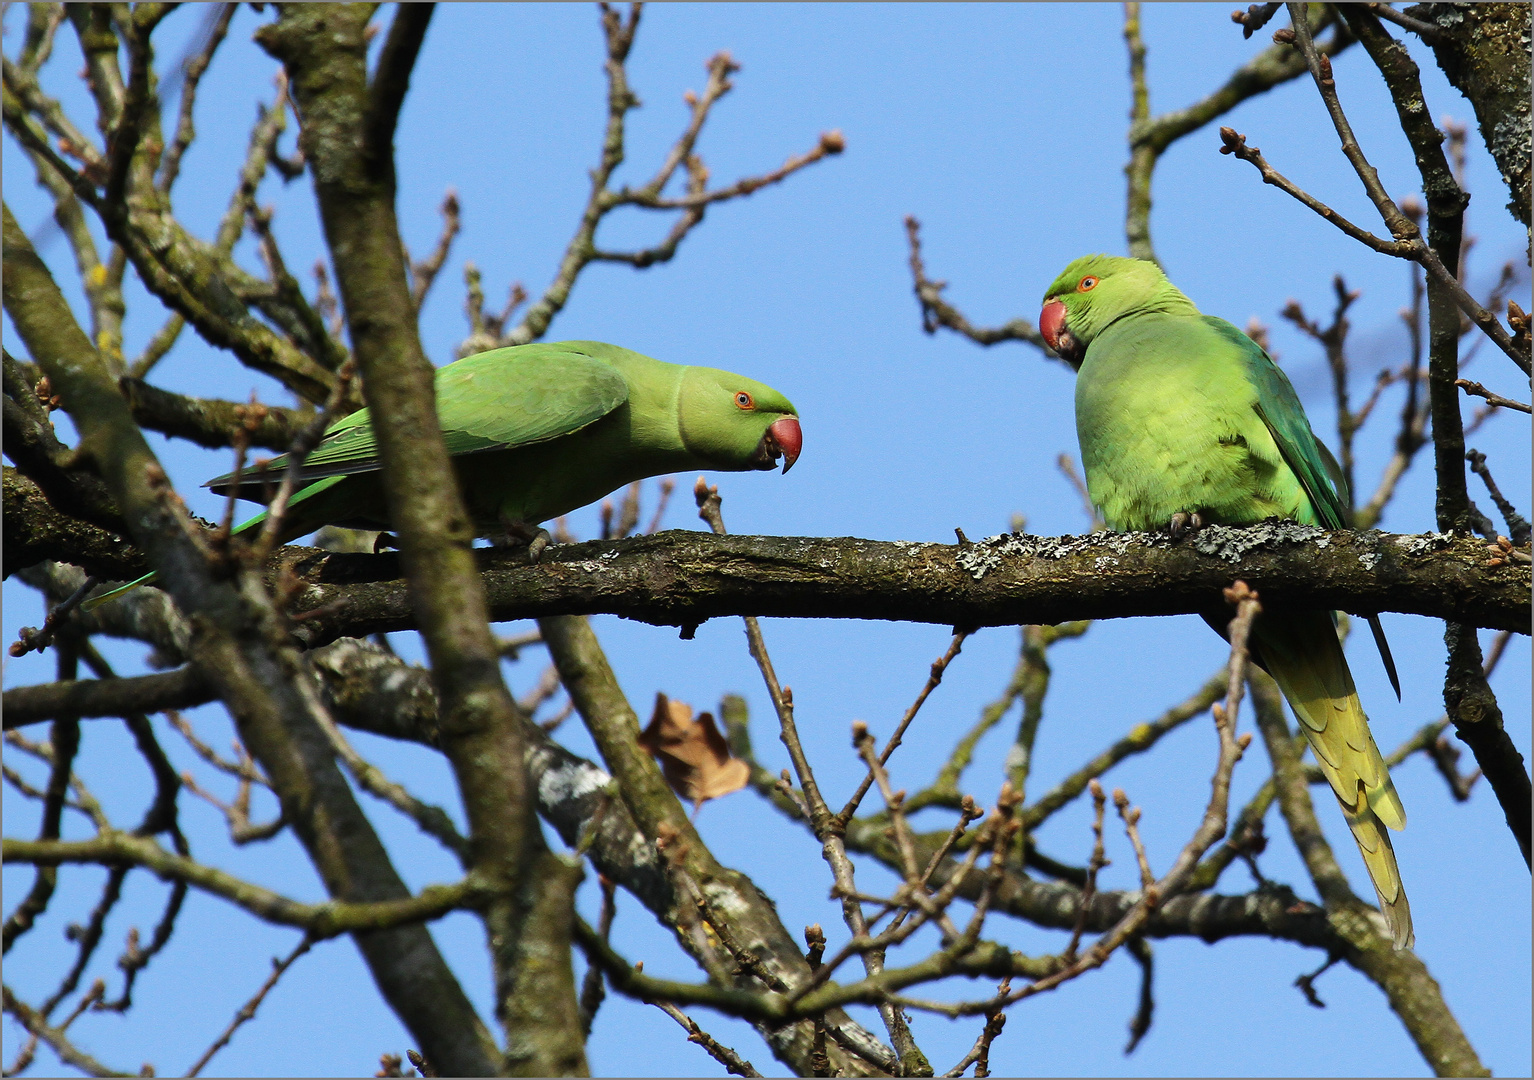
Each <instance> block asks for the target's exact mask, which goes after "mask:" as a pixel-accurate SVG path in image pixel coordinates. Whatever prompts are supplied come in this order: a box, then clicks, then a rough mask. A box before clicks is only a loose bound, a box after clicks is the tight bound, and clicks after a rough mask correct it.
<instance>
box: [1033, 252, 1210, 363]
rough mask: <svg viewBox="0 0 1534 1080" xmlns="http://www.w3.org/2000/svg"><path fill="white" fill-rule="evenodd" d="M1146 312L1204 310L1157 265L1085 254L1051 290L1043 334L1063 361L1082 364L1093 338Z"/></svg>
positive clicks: (1042, 320)
mask: <svg viewBox="0 0 1534 1080" xmlns="http://www.w3.org/2000/svg"><path fill="white" fill-rule="evenodd" d="M1140 311H1161V312H1167V313H1173V314H1190V315H1197V314H1198V308H1196V307H1194V305H1193V301H1191V300H1189V299H1188V298H1187V297H1186V296H1184V295H1183V294H1182V293H1181V292H1179V291H1178V289H1177V286H1175V285H1173V284H1172V283H1171V282H1170V281H1168V280H1167V279H1166V275H1165V274H1163V273H1162V272H1161V268H1160V267H1159V266H1157V265H1156V264H1155V263H1153V262H1147V261H1146V260H1144V259H1124V258H1120V257H1119V256H1117V255H1083V256H1082V257H1081V258H1079V259H1077V260H1076V261H1075V262H1073V263H1071V264H1070V265H1069V266H1067V267H1066V268H1065V270H1064V272H1062V273H1061V274H1060V276H1059V277H1057V278H1055V280H1054V282H1053V284H1051V285H1050V286H1049V288H1048V289H1047V290H1045V292H1044V310H1043V311H1042V312H1041V313H1040V314H1039V333H1041V334H1042V335H1043V336H1044V340H1045V341H1047V342H1048V343H1049V347H1050V348H1051V349H1053V350H1055V352H1056V353H1058V354H1059V355H1060V358H1061V359H1063V360H1064V361H1065V362H1066V363H1068V364H1070V365H1071V366H1072V367H1080V366H1081V361H1082V359H1083V358H1084V357H1085V356H1086V351H1087V346H1088V345H1090V344H1091V343H1092V339H1093V338H1095V337H1096V336H1097V335H1098V334H1100V333H1102V332H1103V330H1105V329H1106V328H1107V327H1108V324H1110V323H1112V322H1114V321H1115V320H1117V319H1120V318H1123V317H1124V316H1125V315H1129V314H1133V313H1135V312H1140Z"/></svg>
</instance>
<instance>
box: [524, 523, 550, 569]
mask: <svg viewBox="0 0 1534 1080" xmlns="http://www.w3.org/2000/svg"><path fill="white" fill-rule="evenodd" d="M553 542H554V538H553V537H552V536H550V535H549V530H547V529H539V530H538V534H537V535H536V536H534V537H533V538H532V539H531V540H529V541H528V542H527V561H528V562H537V561H538V560H539V559H541V558H542V557H543V549H544V548H546V547H548V546H549V545H550V544H552V543H553Z"/></svg>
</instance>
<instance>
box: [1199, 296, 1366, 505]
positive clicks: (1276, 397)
mask: <svg viewBox="0 0 1534 1080" xmlns="http://www.w3.org/2000/svg"><path fill="white" fill-rule="evenodd" d="M1204 322H1206V323H1207V324H1209V326H1211V327H1212V328H1213V329H1214V330H1215V332H1216V333H1218V334H1219V335H1220V336H1221V337H1222V338H1224V339H1225V340H1227V341H1228V342H1230V344H1231V345H1232V346H1233V347H1234V349H1235V350H1236V351H1237V353H1238V354H1239V355H1240V357H1241V359H1242V362H1243V364H1244V366H1245V368H1246V376H1247V379H1248V380H1249V381H1250V382H1251V384H1252V385H1253V386H1254V387H1256V389H1257V415H1258V416H1260V417H1262V422H1263V423H1264V424H1266V425H1267V428H1268V431H1269V433H1270V434H1271V435H1272V436H1273V441H1274V442H1275V443H1277V444H1278V452H1279V453H1281V454H1282V455H1283V456H1284V462H1285V463H1286V464H1287V465H1288V466H1289V468H1290V470H1291V471H1292V472H1293V473H1294V475H1295V477H1296V478H1297V479H1298V480H1299V481H1300V484H1301V485H1302V486H1303V487H1304V488H1305V494H1306V495H1308V496H1310V505H1311V506H1312V507H1313V508H1314V509H1315V512H1316V517H1317V518H1318V519H1320V524H1322V525H1324V526H1325V527H1326V528H1328V529H1342V528H1346V527H1347V525H1346V522H1347V486H1346V484H1345V483H1344V481H1343V479H1342V470H1341V469H1339V468H1338V467H1337V463H1336V460H1335V459H1334V458H1333V457H1332V455H1331V452H1330V451H1329V450H1327V449H1326V447H1325V446H1324V445H1322V443H1321V441H1320V440H1319V439H1317V438H1316V436H1315V433H1314V432H1313V431H1311V430H1310V423H1309V421H1307V420H1306V419H1305V407H1304V406H1303V405H1301V404H1300V399H1299V395H1297V394H1296V393H1295V392H1294V386H1293V385H1292V384H1291V383H1290V382H1289V377H1288V376H1287V375H1285V374H1284V373H1283V371H1282V370H1281V369H1280V368H1279V366H1278V365H1277V364H1275V363H1274V362H1273V361H1272V359H1270V358H1269V356H1268V354H1267V353H1265V352H1263V351H1262V349H1261V348H1259V347H1258V345H1257V343H1256V342H1254V341H1253V340H1252V339H1251V338H1249V337H1247V336H1246V335H1245V334H1243V333H1242V332H1241V331H1240V330H1237V329H1236V328H1235V327H1234V326H1232V325H1231V324H1230V323H1228V322H1226V321H1225V320H1224V319H1216V318H1212V317H1209V316H1205V317H1204Z"/></svg>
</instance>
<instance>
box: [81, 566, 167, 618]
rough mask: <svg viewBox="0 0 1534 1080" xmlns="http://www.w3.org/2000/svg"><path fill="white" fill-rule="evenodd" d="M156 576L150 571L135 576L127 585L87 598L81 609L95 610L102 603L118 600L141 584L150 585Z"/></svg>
mask: <svg viewBox="0 0 1534 1080" xmlns="http://www.w3.org/2000/svg"><path fill="white" fill-rule="evenodd" d="M156 576H157V575H156V574H154V573H148V574H145V575H144V576H143V577H141V578H135V579H134V580H132V581H130V582H128V583H127V584H126V585H119V586H117V588H115V589H108V590H107V591H106V592H104V593H102V594H101V595H100V596H93V597H91V598H90V599H89V600H86V601H85V602H84V603H82V604H81V605H80V610H81V611H95V610H96V609H97V608H99V607H100V606H101V605H102V604H107V603H110V602H111V601H113V600H116V599H117V598H118V597H119V596H123V595H125V594H127V593H130V592H132V591H133V590H134V589H136V588H138V587H139V586H140V585H148V584H149V583H150V582H151V581H153V580H154V579H155V577H156Z"/></svg>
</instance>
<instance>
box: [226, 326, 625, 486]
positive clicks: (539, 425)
mask: <svg viewBox="0 0 1534 1080" xmlns="http://www.w3.org/2000/svg"><path fill="white" fill-rule="evenodd" d="M628 395H629V386H628V383H627V381H625V380H624V378H623V376H622V375H621V374H620V373H619V372H618V370H617V369H616V368H614V367H613V366H612V365H611V364H609V363H607V362H606V361H604V360H600V359H596V358H594V357H590V356H585V355H583V354H581V353H577V352H572V351H570V350H568V349H565V348H561V347H560V346H558V345H523V346H520V347H517V348H515V349H495V350H492V351H491V352H485V353H479V354H478V355H475V356H469V357H465V358H464V359H462V360H459V361H458V362H457V363H454V364H449V365H448V366H447V367H445V368H443V369H442V370H441V371H439V372H438V373H437V417H438V419H439V420H440V421H441V423H442V437H443V440H444V441H445V442H446V444H447V450H448V453H449V454H452V455H454V456H457V455H460V454H473V453H478V452H481V451H485V450H504V449H510V448H512V447H517V446H528V445H531V444H533V443H540V442H546V441H547V440H549V439H555V438H558V437H560V436H562V435H568V434H570V433H571V432H574V431H579V430H580V429H581V428H583V427H585V426H587V425H588V424H591V423H594V422H595V421H597V420H600V419H601V418H602V417H604V416H606V415H607V414H608V413H610V412H612V411H613V410H614V409H616V408H617V407H618V406H619V405H622V404H623V403H624V402H625V401H627V400H628ZM368 420H369V415H368V410H366V409H360V410H358V411H357V412H355V413H352V414H351V415H350V416H348V417H346V418H345V419H343V420H341V421H339V422H337V423H336V424H335V425H334V426H332V427H331V429H330V431H329V432H328V433H327V435H326V437H325V439H324V441H322V442H321V443H320V444H319V445H318V446H317V447H315V448H314V450H313V451H312V452H311V453H310V454H309V456H308V457H307V458H306V459H305V460H304V464H303V478H304V479H305V480H313V479H318V478H320V477H325V476H347V475H352V474H356V473H366V472H376V471H377V470H378V469H379V468H380V464H379V460H378V443H377V440H376V438H375V437H374V434H373V429H372V425H370V424H369V423H368ZM286 464H287V455H283V456H282V457H279V458H276V459H275V460H273V461H272V462H271V464H270V465H269V466H268V468H267V476H271V475H273V474H274V473H275V474H276V475H279V476H280V475H281V471H282V469H283V467H284V466H285V465H286ZM232 479H233V474H226V475H224V476H220V477H217V478H216V479H213V480H210V481H208V483H207V484H206V485H204V486H206V487H210V488H213V489H215V490H217V489H219V488H220V487H227V486H228V484H229V482H230V480H232ZM241 486H242V488H243V487H251V488H256V486H257V485H256V483H255V482H254V481H246V482H245V483H244V484H242V485H241ZM262 486H264V484H263V485H262ZM252 494H253V495H255V496H256V497H257V498H259V497H260V491H259V490H255V491H253V492H252Z"/></svg>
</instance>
